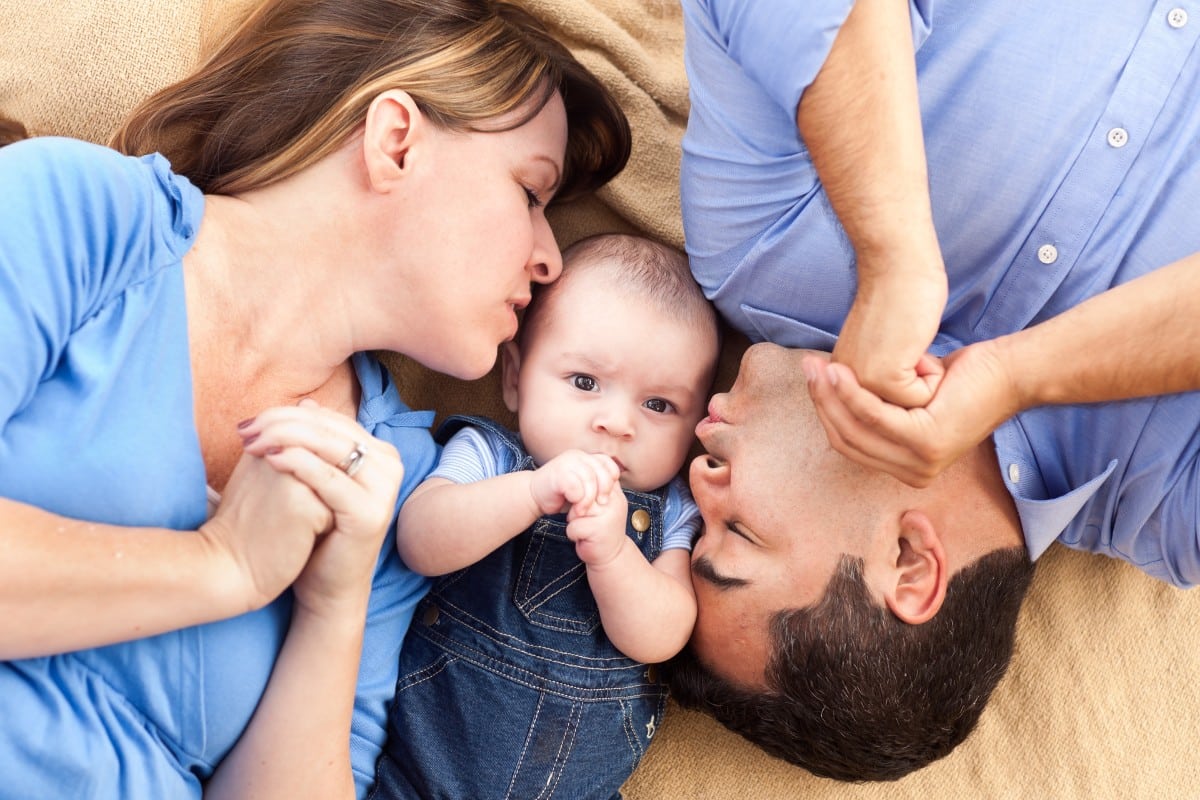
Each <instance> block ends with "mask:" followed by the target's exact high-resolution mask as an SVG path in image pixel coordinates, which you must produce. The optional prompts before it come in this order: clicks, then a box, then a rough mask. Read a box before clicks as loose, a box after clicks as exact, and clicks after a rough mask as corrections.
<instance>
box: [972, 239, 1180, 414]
mask: <svg viewBox="0 0 1200 800" xmlns="http://www.w3.org/2000/svg"><path fill="white" fill-rule="evenodd" d="M996 345H997V349H998V350H999V352H1000V353H1001V358H1002V359H1003V360H1004V363H1005V365H1006V371H1007V372H1008V374H1009V376H1010V377H1011V379H1012V381H1013V385H1014V386H1015V388H1016V392H1017V395H1018V397H1017V400H1018V404H1019V406H1020V407H1021V408H1031V407H1033V406H1039V405H1047V404H1054V403H1092V402H1102V401H1106V400H1122V399H1126V398H1131V397H1146V396H1150V395H1159V394H1169V393H1172V392H1182V391H1190V390H1195V389H1200V253H1197V254H1193V255H1191V256H1188V257H1187V258H1184V259H1181V260H1179V261H1176V262H1174V263H1172V264H1169V265H1168V266H1166V267H1163V268H1162V269H1158V270H1155V271H1154V272H1151V273H1149V274H1146V275H1143V276H1141V277H1140V278H1137V279H1135V280H1133V281H1130V282H1129V283H1125V284H1122V285H1120V286H1117V287H1115V288H1113V289H1110V290H1108V291H1106V292H1103V293H1102V294H1099V295H1096V296H1095V297H1092V298H1090V299H1089V300H1087V301H1086V302H1084V303H1081V304H1079V305H1078V306H1076V307H1074V308H1072V309H1070V310H1069V311H1066V312H1064V313H1062V314H1060V315H1058V316H1057V317H1054V318H1053V319H1050V320H1047V321H1046V322H1043V323H1041V324H1039V325H1036V326H1034V327H1032V328H1028V329H1026V330H1023V331H1019V332H1017V333H1015V334H1012V335H1010V336H1006V337H1003V338H1002V339H1000V340H997V342H996Z"/></svg>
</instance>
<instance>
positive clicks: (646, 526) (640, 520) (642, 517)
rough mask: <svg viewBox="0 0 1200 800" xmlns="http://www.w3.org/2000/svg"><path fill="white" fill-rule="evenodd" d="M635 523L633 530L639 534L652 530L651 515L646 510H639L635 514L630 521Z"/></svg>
mask: <svg viewBox="0 0 1200 800" xmlns="http://www.w3.org/2000/svg"><path fill="white" fill-rule="evenodd" d="M630 522H632V523H633V529H634V530H635V531H637V532H638V533H639V534H641V533H645V532H646V531H648V530H650V514H649V512H647V511H646V509H644V508H639V509H638V510H637V511H635V512H633V517H632V519H630Z"/></svg>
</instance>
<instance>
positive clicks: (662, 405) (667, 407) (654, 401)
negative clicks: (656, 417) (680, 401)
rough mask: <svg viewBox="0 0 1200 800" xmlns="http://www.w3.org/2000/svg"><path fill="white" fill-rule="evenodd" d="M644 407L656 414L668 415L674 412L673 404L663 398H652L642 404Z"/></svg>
mask: <svg viewBox="0 0 1200 800" xmlns="http://www.w3.org/2000/svg"><path fill="white" fill-rule="evenodd" d="M642 405H643V406H645V407H646V408H648V409H650V410H651V411H653V412H655V413H656V414H666V413H669V412H670V411H671V410H672V406H671V404H670V403H668V402H667V401H666V400H663V399H662V398H661V397H651V398H650V399H649V400H647V401H646V402H645V403H642Z"/></svg>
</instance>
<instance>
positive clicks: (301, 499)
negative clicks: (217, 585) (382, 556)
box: [200, 453, 333, 610]
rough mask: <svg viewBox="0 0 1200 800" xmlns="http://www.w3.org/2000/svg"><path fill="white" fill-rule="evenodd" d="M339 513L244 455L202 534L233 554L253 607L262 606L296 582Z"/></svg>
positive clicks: (241, 593)
mask: <svg viewBox="0 0 1200 800" xmlns="http://www.w3.org/2000/svg"><path fill="white" fill-rule="evenodd" d="M332 521H333V515H332V513H331V512H330V511H329V509H328V508H327V507H326V506H325V504H324V503H322V502H321V501H320V500H319V499H318V498H317V496H316V495H314V494H313V493H312V491H311V490H309V488H308V487H307V486H305V485H304V484H303V483H301V482H300V481H298V480H296V479H295V478H294V477H292V476H291V475H288V474H286V473H281V472H277V471H276V470H275V469H273V468H272V467H271V465H270V464H268V463H266V462H265V461H263V460H262V459H261V458H257V457H255V456H252V455H248V454H245V453H243V454H242V457H241V459H240V460H239V461H238V463H237V467H236V468H235V469H234V471H233V474H232V475H231V476H230V478H229V482H228V483H227V484H226V486H225V492H224V495H223V496H222V498H221V505H220V506H218V508H217V512H216V514H215V515H213V518H212V519H210V520H209V521H208V522H206V523H204V524H203V525H201V526H200V535H201V536H202V537H204V539H205V540H206V541H208V543H209V544H210V545H211V546H212V547H214V548H215V549H216V550H218V551H219V552H223V553H226V554H228V555H229V556H230V557H231V559H232V561H233V562H234V567H235V570H236V574H237V575H238V576H239V579H240V580H239V585H238V587H237V592H238V595H239V596H242V597H246V598H247V601H246V608H247V610H250V609H256V608H261V607H262V606H264V605H266V604H267V603H269V602H271V601H272V600H274V599H275V598H276V597H278V596H279V595H280V594H281V593H282V592H283V590H284V589H286V588H287V587H288V586H290V585H291V583H292V582H293V581H294V580H296V576H297V575H299V574H300V570H301V569H303V568H304V565H305V564H306V563H307V562H308V558H309V555H310V554H311V553H312V549H313V545H314V543H315V541H316V538H317V536H318V535H319V534H320V533H321V532H322V531H324V530H326V529H328V528H329V526H330V524H331V523H332Z"/></svg>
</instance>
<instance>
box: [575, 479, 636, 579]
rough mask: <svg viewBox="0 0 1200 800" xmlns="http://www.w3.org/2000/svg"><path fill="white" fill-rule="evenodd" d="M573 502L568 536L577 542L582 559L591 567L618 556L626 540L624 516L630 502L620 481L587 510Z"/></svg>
mask: <svg viewBox="0 0 1200 800" xmlns="http://www.w3.org/2000/svg"><path fill="white" fill-rule="evenodd" d="M578 509H579V507H578V506H572V507H571V511H570V513H568V514H567V538H568V539H570V540H571V541H572V542H574V543H575V553H576V555H578V556H579V560H580V561H582V562H583V563H585V564H587V565H588V566H589V567H596V566H602V565H604V564H607V563H608V562H610V561H612V560H613V559H614V558H616V557H617V553H619V552H620V551H621V548H622V547H623V546H624V543H625V540H626V539H627V538H628V537H627V536H626V535H625V516H626V514H627V513H628V512H629V503H628V502H627V501H626V500H625V494H624V493H623V492H622V491H621V486H620V484H613V486H612V488H611V490H610V491H609V494H608V495H607V496H606V497H605V496H602V497H598V498H597V499H596V502H595V503H594V504H593V505H592V506H591V507H590V509H589V510H588V511H587V512H580V511H579V510H578Z"/></svg>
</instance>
